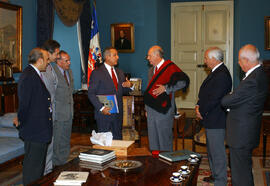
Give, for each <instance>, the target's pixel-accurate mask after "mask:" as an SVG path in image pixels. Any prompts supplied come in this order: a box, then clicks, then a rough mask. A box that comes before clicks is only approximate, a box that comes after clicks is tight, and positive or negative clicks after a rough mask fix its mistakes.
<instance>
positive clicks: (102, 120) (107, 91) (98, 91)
mask: <svg viewBox="0 0 270 186" xmlns="http://www.w3.org/2000/svg"><path fill="white" fill-rule="evenodd" d="M103 58H104V59H105V63H104V64H103V65H101V66H100V67H99V68H97V69H95V70H94V71H93V72H92V74H91V77H90V81H89V89H88V98H89V100H90V101H91V103H92V104H93V105H94V107H95V119H96V121H97V127H98V132H109V131H111V132H112V134H113V139H122V123H123V100H122V96H123V94H127V93H128V92H129V91H130V90H131V89H130V88H129V87H131V86H132V84H131V82H130V81H127V80H126V79H125V76H124V73H123V72H122V71H121V70H120V69H117V68H115V66H116V65H117V62H118V59H119V57H118V53H117V50H116V49H115V48H112V47H111V48H106V49H105V51H104V53H103ZM97 95H116V98H117V104H118V109H119V113H114V114H111V113H110V108H109V107H106V106H104V105H103V104H102V103H101V102H100V101H99V99H98V97H97Z"/></svg>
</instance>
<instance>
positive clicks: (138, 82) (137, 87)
mask: <svg viewBox="0 0 270 186" xmlns="http://www.w3.org/2000/svg"><path fill="white" fill-rule="evenodd" d="M130 81H131V83H132V84H133V86H134V90H133V91H131V92H130V93H129V94H130V95H138V96H139V95H142V91H141V90H142V79H141V78H130Z"/></svg>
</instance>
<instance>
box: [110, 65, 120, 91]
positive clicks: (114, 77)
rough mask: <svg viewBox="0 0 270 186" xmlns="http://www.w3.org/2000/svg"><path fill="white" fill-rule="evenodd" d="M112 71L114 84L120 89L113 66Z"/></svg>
mask: <svg viewBox="0 0 270 186" xmlns="http://www.w3.org/2000/svg"><path fill="white" fill-rule="evenodd" d="M111 71H112V80H113V84H114V86H115V88H116V90H118V83H117V79H116V76H115V73H114V71H113V68H111Z"/></svg>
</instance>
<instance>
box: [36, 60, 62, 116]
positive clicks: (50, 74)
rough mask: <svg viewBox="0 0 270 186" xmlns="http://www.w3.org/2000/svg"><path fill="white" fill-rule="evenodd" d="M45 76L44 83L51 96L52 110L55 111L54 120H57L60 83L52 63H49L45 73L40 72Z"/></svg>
mask: <svg viewBox="0 0 270 186" xmlns="http://www.w3.org/2000/svg"><path fill="white" fill-rule="evenodd" d="M40 73H41V74H42V76H43V82H44V83H45V85H46V88H47V89H48V91H49V92H50V94H51V102H52V110H53V113H52V114H53V119H54V118H55V112H54V110H55V91H56V87H57V83H58V79H57V76H56V74H55V71H54V69H53V65H52V63H49V65H48V66H47V68H46V71H45V72H40Z"/></svg>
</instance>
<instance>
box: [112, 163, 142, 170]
mask: <svg viewBox="0 0 270 186" xmlns="http://www.w3.org/2000/svg"><path fill="white" fill-rule="evenodd" d="M141 166H142V163H141V162H140V161H135V160H116V161H113V162H112V163H111V164H110V167H111V168H113V169H117V170H121V171H124V172H128V171H131V170H134V169H137V168H139V167H141Z"/></svg>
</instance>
